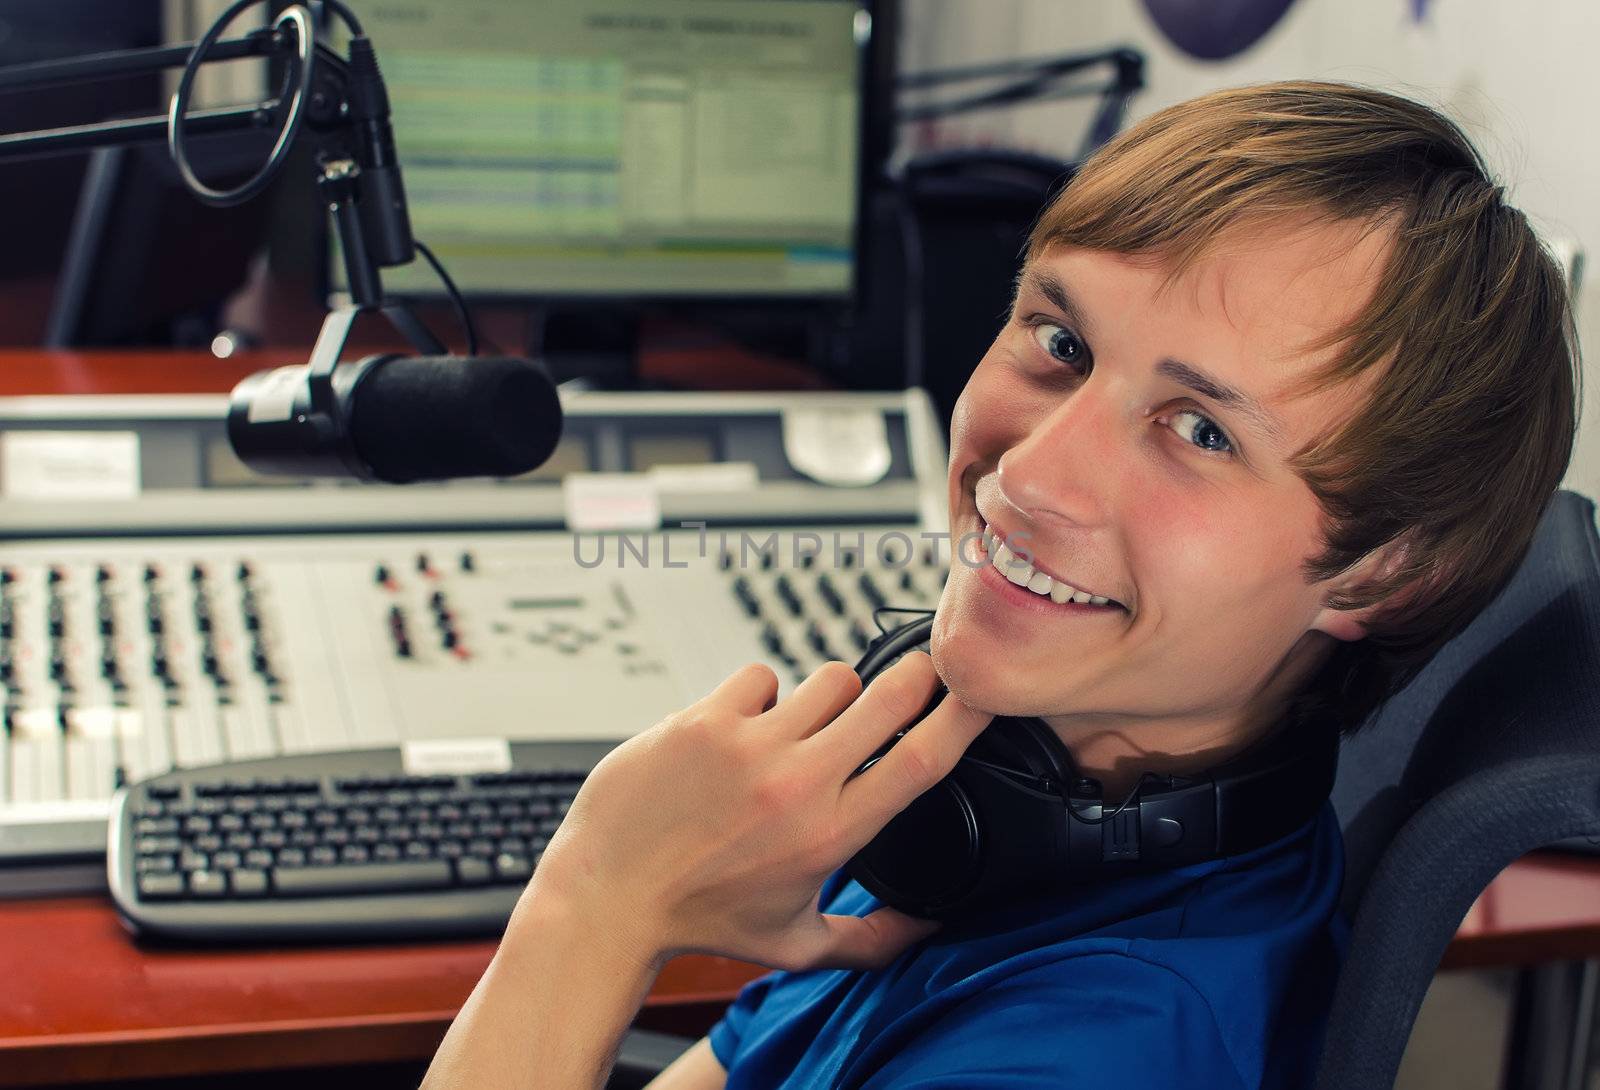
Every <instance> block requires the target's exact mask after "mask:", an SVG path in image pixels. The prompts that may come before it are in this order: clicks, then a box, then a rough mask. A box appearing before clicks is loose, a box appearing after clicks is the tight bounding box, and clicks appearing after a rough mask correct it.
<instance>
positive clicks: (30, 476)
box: [0, 431, 139, 500]
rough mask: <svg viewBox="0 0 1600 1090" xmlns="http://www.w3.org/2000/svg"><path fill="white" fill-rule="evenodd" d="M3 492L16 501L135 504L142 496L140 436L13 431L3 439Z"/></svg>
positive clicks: (0, 475) (0, 483)
mask: <svg viewBox="0 0 1600 1090" xmlns="http://www.w3.org/2000/svg"><path fill="white" fill-rule="evenodd" d="M0 493H3V494H4V495H5V497H6V498H7V499H12V500H131V499H135V498H137V497H138V495H139V435H138V433H137V432H131V431H12V432H6V433H5V434H4V435H0Z"/></svg>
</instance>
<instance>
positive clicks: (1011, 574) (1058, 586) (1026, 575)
mask: <svg viewBox="0 0 1600 1090" xmlns="http://www.w3.org/2000/svg"><path fill="white" fill-rule="evenodd" d="M983 551H984V552H985V553H987V554H988V555H989V558H990V559H989V563H991V564H993V565H994V567H995V570H996V571H998V572H999V573H1000V574H1001V575H1003V576H1005V577H1006V578H1007V579H1009V580H1011V581H1012V582H1013V583H1015V584H1016V585H1017V586H1019V587H1025V588H1027V589H1028V590H1031V591H1032V592H1033V593H1035V594H1037V595H1038V596H1039V597H1041V598H1048V599H1050V600H1051V601H1052V602H1055V603H1057V604H1058V605H1064V604H1065V603H1067V602H1076V603H1077V604H1079V605H1092V606H1103V605H1109V604H1110V602H1111V599H1109V598H1103V597H1100V596H1099V595H1094V594H1090V593H1089V592H1088V591H1084V590H1078V589H1077V588H1076V587H1073V586H1069V585H1068V584H1066V583H1063V582H1061V581H1060V580H1058V579H1054V578H1052V577H1051V576H1048V575H1046V574H1045V573H1044V572H1042V571H1035V570H1034V568H1033V565H1032V564H1031V563H1029V562H1028V561H1026V560H1023V559H1021V558H1020V557H1018V556H1017V555H1016V554H1015V553H1013V552H1012V551H1011V549H1010V548H1009V547H1008V546H1007V545H1006V543H1005V542H1003V541H1001V540H1000V539H999V538H997V537H996V536H995V535H994V532H993V531H992V530H990V529H989V528H988V527H987V526H985V527H984V529H983Z"/></svg>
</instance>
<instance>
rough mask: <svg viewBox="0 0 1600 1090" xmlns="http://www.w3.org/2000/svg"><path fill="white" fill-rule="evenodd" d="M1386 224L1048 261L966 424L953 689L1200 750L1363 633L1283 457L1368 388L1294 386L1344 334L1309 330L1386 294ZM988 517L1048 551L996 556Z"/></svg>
mask: <svg viewBox="0 0 1600 1090" xmlns="http://www.w3.org/2000/svg"><path fill="white" fill-rule="evenodd" d="M1387 244H1388V235H1387V233H1386V232H1385V231H1381V230H1378V231H1365V230H1363V229H1361V228H1360V227H1358V226H1355V225H1350V224H1342V225H1341V224H1333V225H1328V224H1322V225H1315V226H1301V227H1298V228H1296V229H1293V230H1290V229H1288V228H1281V227H1280V228H1277V229H1271V230H1268V229H1256V230H1254V231H1247V230H1245V229H1243V228H1239V229H1235V230H1234V231H1233V232H1232V233H1231V234H1230V235H1228V236H1227V237H1226V238H1224V239H1223V240H1222V241H1221V242H1220V243H1219V244H1218V245H1217V246H1216V247H1215V248H1214V251H1213V252H1212V253H1210V254H1208V255H1207V256H1205V257H1203V258H1201V259H1200V260H1198V261H1197V262H1195V263H1194V264H1193V265H1192V266H1191V267H1190V268H1188V269H1187V270H1185V271H1184V272H1183V273H1182V275H1181V276H1179V277H1178V278H1177V279H1176V280H1174V281H1172V282H1171V283H1168V268H1167V266H1165V265H1163V264H1162V263H1160V262H1158V261H1155V260H1153V259H1148V258H1134V257H1128V256H1124V255H1118V254H1111V253H1105V252H1099V251H1091V250H1083V249H1076V248H1069V247H1057V248H1054V249H1050V250H1047V251H1046V252H1045V253H1043V254H1042V255H1040V256H1038V257H1037V258H1035V260H1033V261H1032V262H1031V263H1030V265H1029V266H1028V268H1027V269H1026V270H1025V272H1024V275H1023V276H1022V278H1021V281H1020V285H1019V292H1018V296H1017V299H1016V303H1015V306H1014V308H1013V312H1012V314H1011V317H1010V319H1009V320H1008V321H1007V323H1006V325H1005V327H1004V328H1003V329H1002V330H1001V331H1000V334H999V336H998V337H996V339H995V342H994V344H993V346H992V347H991V348H990V349H989V351H988V353H987V354H986V355H985V356H984V358H983V360H982V362H981V363H980V364H979V366H978V368H977V370H976V372H975V373H974V374H973V376H972V378H971V380H970V381H969V382H968V383H967V386H966V389H965V391H964V392H963V393H962V395H961V399H960V401H959V402H958V403H957V405H956V409H955V413H954V418H953V422H952V432H951V455H950V473H949V489H950V510H951V530H952V536H953V537H954V538H955V539H957V540H960V539H961V538H962V537H963V536H964V535H966V536H967V540H968V545H967V548H966V549H965V556H964V558H963V559H964V560H965V561H966V562H962V560H961V559H958V560H957V562H956V563H955V564H953V565H952V568H951V574H950V579H949V583H948V585H947V586H946V589H945V593H944V597H943V599H942V600H941V602H940V607H939V612H938V618H937V623H936V625H935V629H934V644H933V647H934V657H935V660H936V662H937V664H938V666H939V671H940V674H941V675H942V676H943V678H944V679H945V681H946V683H947V684H948V685H949V686H950V687H951V689H952V690H953V691H955V692H956V693H957V694H958V695H960V696H961V697H962V698H963V699H964V700H965V701H966V702H967V703H968V704H971V705H973V706H975V707H979V708H982V709H983V710H985V711H992V712H995V713H1000V714H1018V715H1022V714H1027V715H1043V716H1046V717H1048V718H1050V720H1051V722H1052V724H1053V725H1055V726H1056V727H1057V729H1058V731H1060V732H1061V733H1062V734H1063V736H1064V737H1066V738H1067V739H1068V740H1069V741H1072V740H1073V739H1074V737H1077V738H1080V739H1083V738H1090V737H1097V736H1106V735H1115V736H1118V737H1121V738H1123V739H1124V740H1128V741H1133V739H1132V737H1131V735H1129V734H1127V733H1126V732H1128V731H1129V730H1131V729H1132V728H1135V727H1139V728H1149V729H1145V730H1142V731H1141V733H1140V736H1139V738H1138V740H1137V742H1136V745H1137V746H1138V747H1139V748H1145V749H1149V750H1151V751H1160V752H1169V753H1172V752H1187V751H1190V750H1195V749H1202V748H1204V747H1206V746H1207V745H1212V744H1215V745H1223V744H1225V743H1226V740H1227V739H1229V738H1231V737H1236V736H1237V735H1238V732H1239V729H1240V728H1241V727H1242V726H1249V725H1253V724H1254V720H1255V719H1259V718H1260V717H1261V716H1263V715H1266V714H1268V712H1267V711H1266V710H1265V709H1269V708H1271V707H1273V706H1274V702H1275V701H1278V700H1280V699H1282V698H1284V697H1286V696H1287V695H1289V694H1290V693H1292V692H1293V691H1294V689H1295V688H1297V687H1298V685H1299V683H1300V680H1301V679H1302V678H1303V677H1304V676H1305V674H1306V672H1307V671H1309V670H1310V669H1311V668H1312V667H1314V666H1315V664H1316V663H1317V662H1318V661H1320V659H1321V657H1322V656H1323V655H1324V654H1325V651H1326V648H1327V647H1328V646H1329V643H1328V641H1329V639H1330V638H1332V639H1355V638H1359V637H1360V635H1361V634H1362V633H1361V629H1360V626H1359V622H1358V619H1357V618H1354V617H1352V616H1351V615H1349V614H1341V613H1339V612H1337V611H1333V610H1328V609H1326V608H1324V605H1323V603H1324V600H1325V599H1326V597H1327V594H1328V593H1329V591H1330V590H1331V589H1332V586H1333V584H1331V583H1319V584H1312V585H1308V584H1307V583H1306V582H1305V578H1304V575H1303V574H1302V564H1303V563H1304V561H1306V560H1307V559H1308V558H1309V557H1312V556H1314V555H1316V554H1317V553H1318V552H1320V550H1321V547H1322V544H1323V538H1322V527H1323V516H1322V512H1321V510H1320V508H1319V506H1318V503H1317V501H1316V498H1315V497H1314V496H1313V495H1312V493H1311V491H1310V489H1309V488H1308V486H1307V485H1306V483H1305V482H1304V481H1303V480H1302V479H1301V478H1300V477H1298V476H1297V475H1296V474H1295V473H1294V472H1293V470H1292V469H1291V468H1290V467H1289V466H1288V464H1287V459H1288V458H1289V457H1290V456H1291V455H1292V454H1294V453H1295V452H1296V451H1297V450H1299V449H1300V448H1301V446H1302V445H1304V444H1305V443H1306V442H1307V441H1308V440H1310V439H1312V438H1313V437H1315V436H1318V435H1322V434H1325V433H1326V431H1328V430H1329V429H1330V428H1331V427H1332V425H1334V424H1335V423H1337V422H1338V421H1340V420H1342V419H1343V418H1344V417H1345V415H1346V414H1348V413H1349V412H1350V411H1351V410H1352V409H1354V408H1355V407H1358V406H1359V404H1360V402H1359V401H1358V400H1357V399H1358V398H1360V397H1361V396H1363V394H1362V393H1360V392H1358V391H1357V390H1356V389H1354V388H1352V387H1349V386H1344V387H1335V388H1333V389H1330V390H1324V391H1322V392H1318V393H1313V394H1308V395H1304V396H1299V397H1294V396H1292V395H1291V394H1290V392H1289V391H1290V389H1291V387H1292V386H1293V385H1294V383H1295V382H1296V381H1298V380H1301V379H1303V378H1304V377H1305V376H1306V375H1307V374H1309V373H1310V372H1311V371H1312V369H1313V368H1315V367H1317V366H1319V365H1321V364H1323V363H1325V362H1326V361H1327V360H1328V359H1330V358H1331V356H1332V355H1333V353H1334V352H1335V351H1336V349H1326V350H1321V351H1311V350H1309V347H1308V346H1309V344H1310V343H1311V342H1314V341H1315V340H1316V339H1317V338H1319V337H1321V336H1324V335H1326V334H1328V333H1330V332H1331V331H1333V330H1335V329H1337V328H1340V327H1341V326H1342V325H1343V324H1344V323H1345V322H1347V321H1348V320H1350V319H1351V318H1352V317H1354V316H1355V315H1356V314H1357V313H1358V312H1359V311H1360V308H1361V307H1362V306H1363V305H1364V304H1365V303H1366V301H1367V300H1368V299H1369V298H1370V297H1371V294H1372V292H1373V290H1374V289H1375V287H1376V280H1377V276H1378V275H1379V273H1380V272H1381V268H1382V261H1383V257H1384V255H1385V253H1386V248H1387ZM1164 285H1165V286H1164ZM985 529H987V530H989V531H991V532H993V533H995V534H997V535H998V536H999V538H1001V539H1005V540H1007V541H1009V542H1010V543H1011V551H1012V552H1013V553H1020V554H1022V556H1023V558H1025V559H1031V560H1032V561H1033V564H1032V567H1031V571H1030V570H1029V568H1028V567H1026V566H1024V564H1023V563H1021V562H1018V561H1013V562H1012V564H1013V566H1012V567H1011V568H1010V569H1009V574H1010V575H1011V576H1012V578H1011V579H1007V578H1005V577H1004V576H1002V574H1001V572H1000V571H999V570H998V569H997V568H996V567H995V566H994V565H993V564H985V563H983V561H984V560H985V559H990V558H986V557H985V556H984V555H983V547H982V546H981V545H979V544H977V543H976V542H974V540H973V539H974V537H975V536H976V535H977V534H978V533H980V532H981V531H983V530H985ZM991 553H998V555H999V558H1000V559H1001V560H1002V561H1004V560H1006V559H1008V557H1007V555H1006V553H1005V552H1002V551H1000V550H999V547H998V544H995V545H994V546H993V547H992V548H991ZM1018 579H1021V580H1023V581H1024V582H1026V583H1029V584H1031V589H1029V587H1027V586H1021V585H1018V584H1017V582H1016V580H1018ZM1069 588H1071V590H1075V591H1081V592H1087V594H1088V595H1093V596H1095V598H1096V599H1099V598H1105V599H1109V600H1110V601H1109V602H1108V603H1107V604H1104V605H1101V604H1098V602H1097V601H1093V600H1091V601H1089V602H1087V603H1085V604H1078V603H1075V602H1073V601H1072V600H1071V599H1070V598H1069ZM1052 591H1053V592H1054V593H1053V594H1052V593H1051V592H1052ZM1078 597H1080V598H1081V597H1084V595H1082V594H1079V595H1078ZM1063 599H1065V601H1063ZM1165 739H1170V741H1166V740H1165Z"/></svg>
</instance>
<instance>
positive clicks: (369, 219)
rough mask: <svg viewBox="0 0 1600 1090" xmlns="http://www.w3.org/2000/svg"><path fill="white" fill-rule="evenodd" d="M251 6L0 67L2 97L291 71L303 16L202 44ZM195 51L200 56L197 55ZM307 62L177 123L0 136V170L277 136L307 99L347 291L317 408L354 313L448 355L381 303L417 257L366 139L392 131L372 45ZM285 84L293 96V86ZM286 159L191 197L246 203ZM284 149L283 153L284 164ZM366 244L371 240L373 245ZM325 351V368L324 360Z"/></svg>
mask: <svg viewBox="0 0 1600 1090" xmlns="http://www.w3.org/2000/svg"><path fill="white" fill-rule="evenodd" d="M247 6H249V5H248V4H247V3H244V2H240V3H237V4H235V5H233V6H232V7H231V8H230V10H228V11H226V12H224V13H223V15H222V16H221V18H220V19H219V21H218V23H217V24H214V25H213V26H212V28H211V30H210V31H208V32H207V34H206V35H205V36H203V37H202V38H201V39H200V41H198V42H188V43H183V44H179V45H173V46H159V47H155V48H150V49H126V50H117V51H113V52H108V53H97V54H92V55H89V56H84V57H69V58H65V59H62V60H55V61H41V62H36V63H29V64H18V65H9V66H6V67H0V92H3V91H16V90H33V89H38V88H44V87H53V86H63V85H77V84H81V83H93V82H97V81H99V80H104V79H111V78H116V77H122V76H133V75H152V74H155V73H158V72H161V71H165V70H167V69H170V68H184V69H185V70H186V72H190V73H192V71H193V70H194V69H196V68H198V67H199V66H200V65H203V64H212V63H216V62H220V61H228V60H237V59H240V58H249V57H258V58H264V59H278V58H288V59H290V62H291V65H292V66H296V67H297V66H298V64H299V55H298V54H299V53H300V52H301V49H300V44H299V42H298V41H297V35H298V33H299V28H301V27H309V26H311V25H312V21H311V19H310V17H309V13H306V15H307V17H306V18H305V19H304V20H288V19H285V18H282V17H280V18H279V20H278V21H277V22H276V23H275V24H274V25H272V26H268V27H261V28H259V29H257V30H253V31H250V32H249V33H247V34H244V35H242V36H240V37H236V38H229V39H220V40H214V41H211V42H210V43H209V44H207V39H212V38H214V37H215V35H216V32H217V31H218V30H219V29H220V27H221V26H222V25H225V22H226V21H228V20H230V19H231V18H232V17H233V15H235V14H237V13H238V11H240V10H242V9H243V8H244V7H247ZM290 10H293V8H291V9H290ZM300 10H301V11H304V9H303V8H301V9H300ZM202 45H205V46H207V48H205V49H204V50H203V51H202V50H201V49H200V47H201V46H202ZM309 52H310V55H311V56H312V58H313V59H312V61H311V64H310V65H309V69H308V71H301V72H295V71H293V70H292V68H291V71H290V72H289V73H286V78H285V81H284V86H283V88H281V89H280V91H279V93H278V94H277V96H276V97H273V98H269V99H266V100H264V101H261V102H257V103H254V104H250V105H244V106H231V107H225V108H221V109H212V110H201V111H195V112H193V113H190V114H187V115H186V116H183V117H177V118H173V117H170V116H168V115H157V116H150V117H139V118H131V119H119V120H114V121H99V122H92V123H89V124H83V125H69V126H64V127H59V128H53V129H37V130H31V131H24V132H15V133H9V134H4V135H0V160H6V159H22V158H28V157H33V156H41V155H54V154H62V153H66V152H74V151H87V150H93V149H95V148H102V147H120V146H125V145H129V144H141V143H150V142H153V141H156V140H163V139H169V131H168V130H169V125H170V126H172V127H173V128H177V127H180V126H181V128H182V133H181V134H180V135H179V136H178V138H177V139H178V141H181V140H182V139H185V138H188V137H200V138H203V137H206V136H211V135H219V134H229V133H240V132H251V131H259V130H265V129H269V128H272V127H279V128H281V127H283V126H284V125H286V124H293V123H294V121H295V118H294V117H293V110H294V109H295V105H296V103H295V99H297V98H299V97H301V96H304V102H303V103H300V104H299V105H300V106H301V107H302V108H303V111H304V128H305V129H306V130H309V132H310V133H311V134H312V139H313V140H314V141H315V143H316V146H317V155H316V160H317V170H318V175H317V188H318V192H319V195H320V196H321V197H322V199H323V202H324V204H325V205H326V206H327V207H328V209H329V210H330V211H331V213H332V215H333V219H334V223H335V226H336V229H337V231H338V234H339V249H340V256H341V258H342V262H343V265H344V271H345V280H346V283H347V284H349V286H350V298H351V302H350V303H349V304H346V305H343V306H340V307H337V308H335V309H334V310H332V311H330V312H329V314H328V317H327V318H326V319H325V320H324V322H323V327H322V330H321V332H320V333H319V334H318V337H317V348H316V351H315V352H314V353H313V357H312V358H313V362H314V364H318V365H317V366H313V368H312V371H311V376H312V388H313V393H315V392H316V391H317V388H318V386H319V385H320V386H323V387H324V390H323V393H324V395H325V396H324V397H321V398H317V399H316V400H317V401H318V402H319V403H321V402H325V403H326V404H329V405H331V404H332V392H331V387H328V383H329V381H330V379H331V375H332V371H333V366H334V365H335V364H337V363H338V358H339V355H340V354H341V353H342V352H343V349H344V345H345V341H346V340H347V338H348V337H349V333H350V328H351V326H352V324H353V321H354V318H355V317H356V316H357V315H359V314H362V313H366V312H368V311H372V312H376V313H378V314H380V315H381V316H382V317H383V318H385V319H386V320H387V321H388V323H389V324H390V325H391V326H392V327H393V328H394V329H395V330H396V331H397V332H398V333H400V335H401V336H403V337H404V338H405V339H406V341H407V343H409V344H410V345H411V346H412V347H413V348H415V349H416V350H417V351H418V352H420V353H422V354H424V355H433V354H443V353H444V351H445V348H444V345H443V344H442V343H441V342H440V341H439V338H438V337H436V336H434V334H433V333H432V332H431V331H430V330H429V329H428V328H427V326H426V325H425V324H424V323H423V322H422V321H421V319H420V318H418V317H417V316H416V315H415V314H414V313H413V312H412V311H411V310H410V309H409V308H408V307H406V306H405V305H404V304H403V303H401V302H399V301H397V300H390V299H387V298H385V296H384V292H383V282H382V277H381V274H380V269H382V268H392V267H395V266H398V265H404V264H408V263H409V262H411V261H412V260H414V259H415V250H414V249H413V244H412V240H411V223H410V217H409V214H408V212H407V210H406V204H405V197H404V190H403V188H402V187H401V184H400V167H399V163H398V161H397V160H396V159H395V157H394V148H393V143H392V140H388V141H385V140H384V139H383V138H382V136H381V135H379V136H374V135H373V133H374V132H376V131H378V130H379V127H382V129H386V128H387V119H388V96H387V93H386V92H385V91H384V88H383V83H382V77H381V76H380V75H379V73H378V68H377V61H376V58H375V56H374V55H373V52H372V48H371V44H370V42H368V41H367V39H366V38H365V37H364V36H363V35H361V34H360V33H359V32H358V33H356V34H354V35H353V37H352V39H351V43H350V57H349V58H348V59H347V58H345V57H341V56H339V54H338V53H336V52H334V51H333V50H332V49H330V48H328V47H327V46H325V45H322V44H320V43H315V44H314V46H313V48H312V50H310V51H309ZM291 83H294V84H297V85H298V86H297V87H295V88H291V86H290V84H291ZM286 115H288V116H287V117H286ZM287 150H288V149H287V147H283V148H281V149H274V155H273V156H272V157H270V158H269V159H268V161H267V163H266V164H265V165H264V166H263V168H262V170H261V171H260V172H258V174H257V175H256V178H255V179H253V180H252V182H250V183H246V185H245V186H241V187H239V189H238V190H235V192H242V191H243V190H245V189H250V190H251V193H248V194H245V195H244V196H240V197H238V198H236V199H235V200H225V201H216V200H211V199H210V198H208V197H207V196H206V195H205V194H197V195H198V196H200V197H201V199H202V200H208V201H209V203H237V201H242V200H245V199H248V197H249V196H250V195H253V192H254V191H256V190H258V189H259V188H260V186H261V185H264V184H265V182H266V180H267V179H268V178H269V177H270V175H271V174H273V173H275V172H276V170H277V169H278V167H279V166H281V163H282V159H283V158H286V153H287ZM280 151H281V152H282V153H284V154H282V155H280V154H279V152H280ZM275 160H276V161H275ZM363 160H365V162H363ZM369 178H370V179H371V181H370V184H369V182H368V179H369ZM369 190H370V191H371V192H369ZM222 196H227V195H226V194H223V195H222ZM384 198H387V199H384ZM373 236H375V239H374V237H373ZM372 241H376V243H377V245H376V246H375V247H374V246H373V245H372V244H371V242H372ZM329 353H331V359H325V358H324V357H325V356H327V355H328V354H329ZM319 376H320V377H319Z"/></svg>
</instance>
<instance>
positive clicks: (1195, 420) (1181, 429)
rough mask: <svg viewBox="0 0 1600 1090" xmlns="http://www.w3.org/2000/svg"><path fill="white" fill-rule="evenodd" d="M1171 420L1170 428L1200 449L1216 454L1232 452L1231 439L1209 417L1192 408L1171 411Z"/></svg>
mask: <svg viewBox="0 0 1600 1090" xmlns="http://www.w3.org/2000/svg"><path fill="white" fill-rule="evenodd" d="M1171 420H1172V422H1173V428H1172V430H1173V431H1175V432H1177V433H1178V434H1179V435H1181V436H1183V437H1184V439H1186V440H1188V441H1189V442H1190V443H1193V444H1194V445H1195V446H1197V447H1199V448H1200V449H1201V450H1206V451H1214V452H1216V453H1218V454H1232V453H1233V441H1232V440H1230V439H1229V438H1228V436H1227V434H1226V433H1225V432H1223V430H1222V429H1221V428H1219V427H1217V425H1216V422H1215V421H1213V420H1211V419H1210V418H1209V417H1206V416H1202V415H1200V414H1199V413H1197V412H1195V411H1194V410H1192V409H1183V410H1180V411H1178V412H1176V413H1173V414H1172V417H1171Z"/></svg>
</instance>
